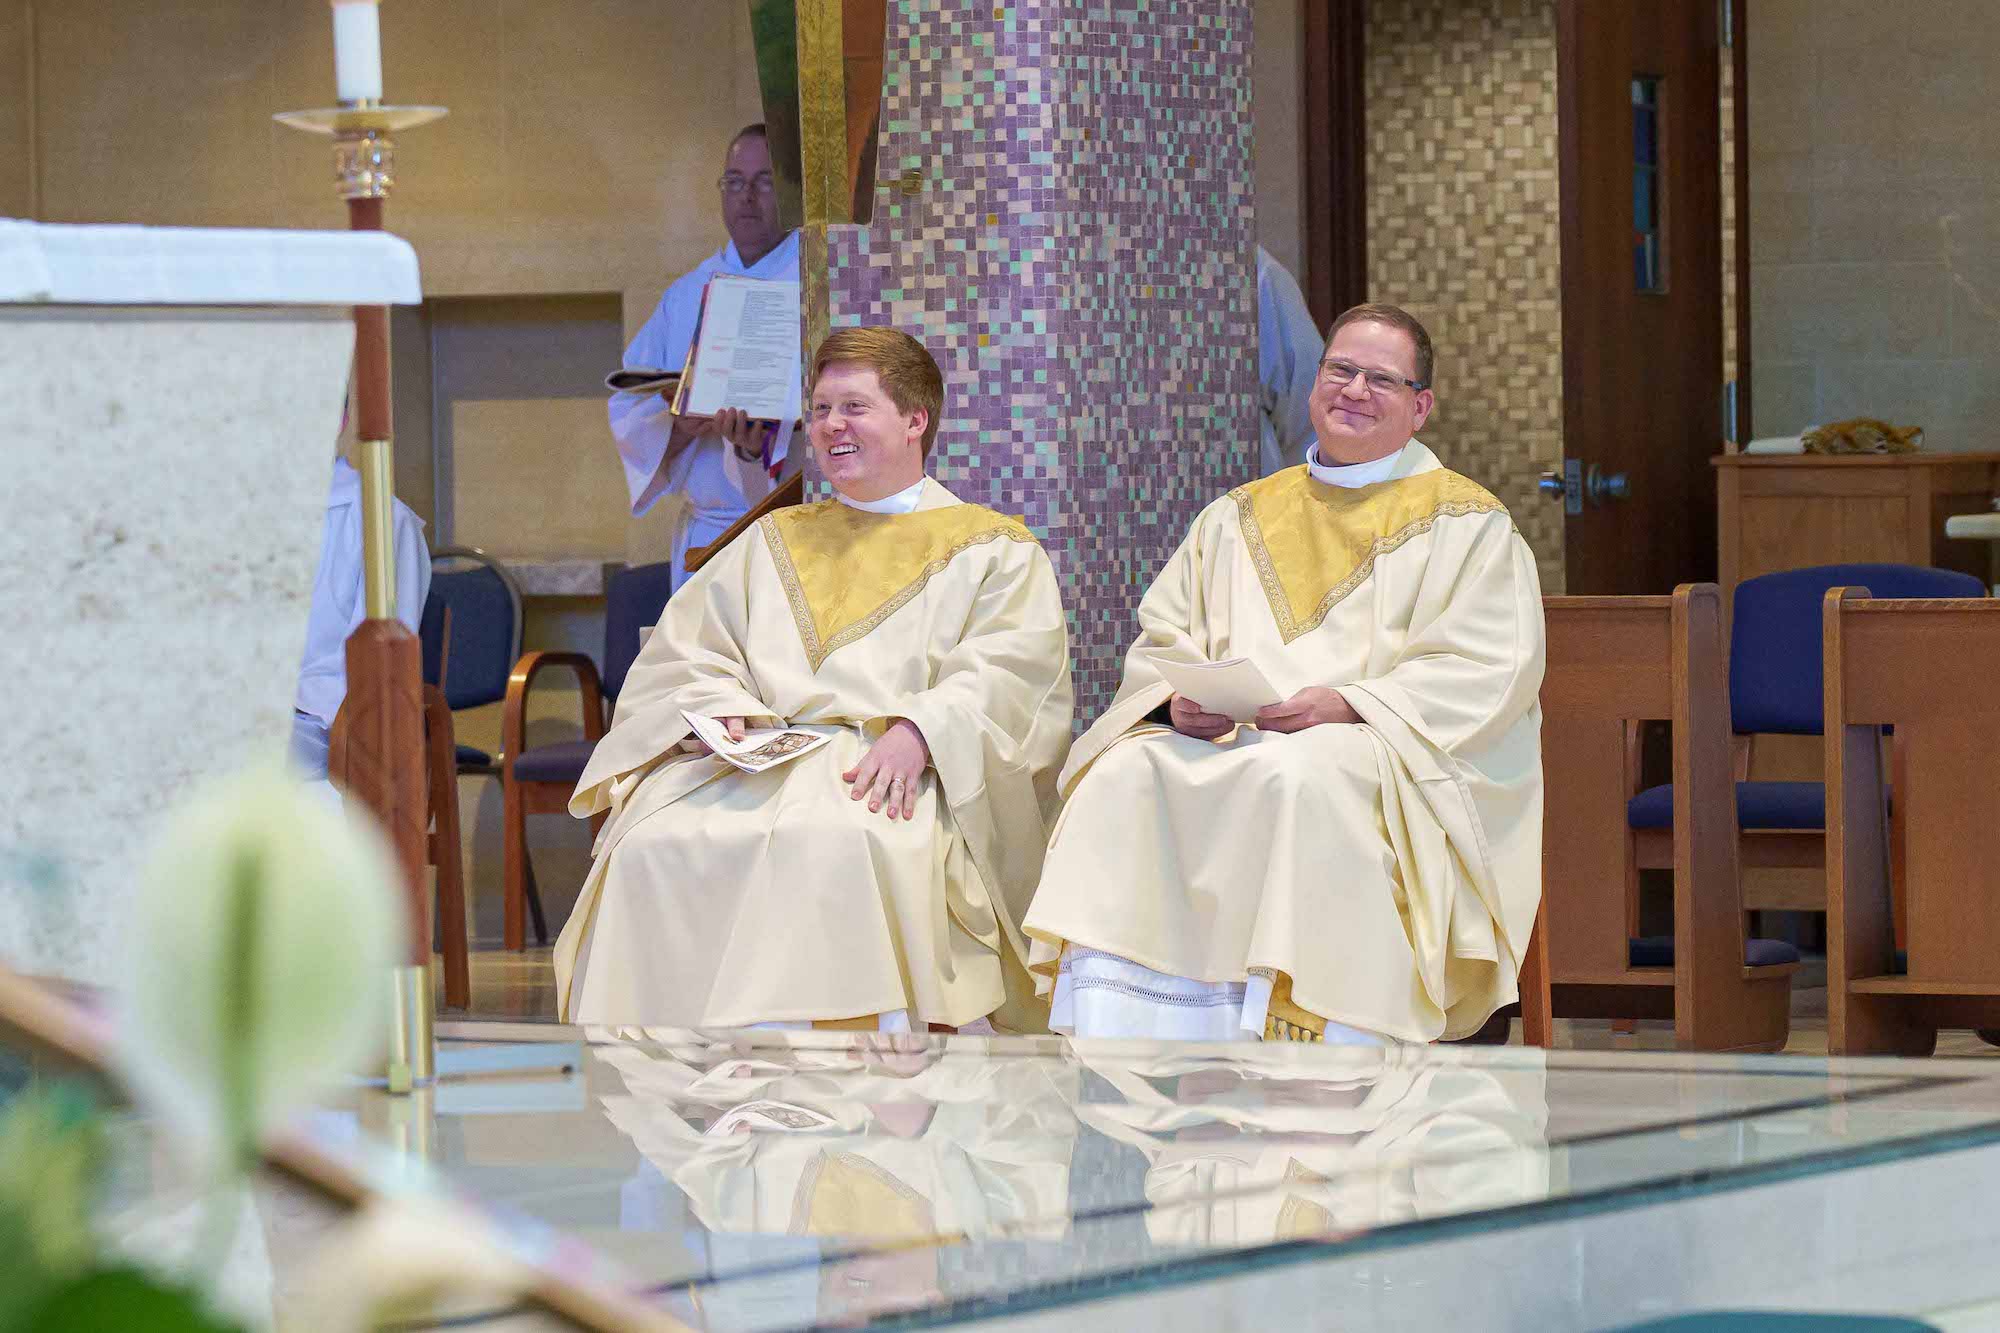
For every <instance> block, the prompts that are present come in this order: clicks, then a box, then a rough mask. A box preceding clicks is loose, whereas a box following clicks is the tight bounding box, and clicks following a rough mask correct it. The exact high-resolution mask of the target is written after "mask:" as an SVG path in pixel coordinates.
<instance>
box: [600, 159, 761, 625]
mask: <svg viewBox="0 0 2000 1333" xmlns="http://www.w3.org/2000/svg"><path fill="white" fill-rule="evenodd" d="M716 187H717V189H718V190H719V191H720V197H721V201H722V224H723V226H724V227H725V228H726V229H727V230H728V232H729V241H728V243H727V244H726V245H724V246H723V247H722V248H721V249H720V250H717V251H716V252H715V253H714V254H712V255H710V256H709V257H708V258H707V259H704V260H702V261H701V263H699V264H697V265H695V266H694V267H693V268H692V269H690V270H688V272H687V273H685V274H683V275H682V276H681V277H680V279H679V280H678V281H676V282H675V283H674V285H673V286H671V287H669V288H667V291H666V294H665V295H664V296H662V297H661V298H660V304H659V307H658V308H657V309H656V310H654V311H653V313H652V315H651V316H649V317H648V318H647V320H646V323H645V325H644V326H643V327H641V328H640V330H639V332H638V335H637V336H636V337H634V338H633V339H632V345H631V346H630V347H628V348H626V349H625V364H626V366H628V367H631V368H635V369H647V370H674V371H677V370H679V369H681V367H682V366H684V365H686V364H687V356H688V348H689V347H690V346H691V345H692V344H693V342H694V335H695V330H696V328H697V326H698V325H699V324H700V321H701V298H702V293H703V291H705V290H706V289H707V286H708V280H709V279H710V278H711V277H714V276H715V275H716V274H718V273H726V274H734V275H737V276H746V277H752V278H768V279H771V280H773V281H779V282H796V281H798V277H799V235H798V233H797V232H795V231H793V232H786V231H781V230H779V227H778V187H777V182H776V179H775V178H774V177H773V176H772V174H771V146H770V142H769V140H768V139H767V138H766V136H765V133H764V127H763V126H762V125H750V126H747V127H745V128H744V129H742V130H740V131H738V132H737V135H736V137H735V138H734V139H733V140H731V141H730V144H729V154H728V156H727V157H726V158H725V159H724V161H723V167H722V176H721V179H720V180H718V181H717V182H716ZM672 398H673V394H672V392H671V391H668V392H665V393H633V392H620V393H614V394H612V395H611V406H610V414H611V434H612V437H613V438H614V439H615V440H617V442H618V457H619V460H620V461H621V462H622V463H623V464H624V467H625V486H626V489H627V490H628V491H629V492H630V494H631V497H632V516H633V517H634V518H637V517H638V516H640V515H641V514H644V513H646V512H647V511H648V510H650V509H651V508H652V507H653V506H654V505H655V504H658V503H659V502H660V501H661V500H662V499H663V498H665V499H669V502H670V503H678V504H680V505H682V506H683V508H682V512H681V513H680V514H679V515H678V516H677V518H676V521H675V522H674V525H673V552H672V560H673V568H674V576H673V577H674V586H675V587H679V586H680V583H681V580H682V579H683V578H684V577H685V576H686V571H685V569H684V567H683V566H684V562H685V560H686V559H687V553H688V549H689V548H690V547H696V546H706V545H708V544H709V543H710V542H712V541H714V540H715V539H716V538H717V537H720V536H721V535H722V534H723V533H724V532H725V531H727V530H728V528H729V525H730V524H732V523H734V522H735V521H736V520H737V519H739V518H741V517H743V514H744V512H745V511H746V510H748V509H749V507H750V506H751V505H753V504H755V503H757V501H759V500H761V499H763V498H764V497H765V496H766V495H768V494H770V491H771V486H772V478H771V474H770V473H769V472H768V471H767V470H766V467H765V459H766V455H767V451H766V444H767V443H768V445H769V449H768V458H769V460H770V461H771V462H772V463H774V464H775V463H776V462H778V461H780V460H782V459H783V458H784V457H785V454H786V452H787V448H788V446H789V444H790V442H791V436H792V425H793V421H794V420H795V419H796V418H797V416H798V405H797V403H794V404H793V405H792V409H791V411H789V412H787V413H786V414H785V415H786V420H785V421H783V422H782V423H780V424H779V426H778V427H777V430H776V432H775V434H774V436H773V438H771V439H770V440H769V441H767V440H766V439H765V433H766V430H767V428H766V427H765V426H762V425H760V424H758V423H757V422H754V421H752V420H750V418H749V417H748V416H747V415H746V414H745V413H744V412H742V411H741V410H739V409H737V408H724V409H723V410H722V411H720V412H717V413H716V414H715V415H714V416H712V417H706V416H681V417H676V416H675V415H674V413H673V409H672Z"/></svg>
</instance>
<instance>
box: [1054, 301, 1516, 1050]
mask: <svg viewBox="0 0 2000 1333" xmlns="http://www.w3.org/2000/svg"><path fill="white" fill-rule="evenodd" d="M1433 360H1434V357H1433V352H1432V347H1431V340H1430V335H1429V334H1428V333H1427V332H1426V331H1425V330H1424V327H1423V326H1422V325H1421V324H1420V323H1418V322H1417V320H1416V319H1415V318H1413V317H1412V316H1411V315H1410V314H1408V313H1407V312H1406V311H1403V310H1401V309H1398V308H1396V307H1394V306H1389V305H1364V306H1357V307H1355V308H1354V309H1352V310H1349V311H1347V312H1346V313H1344V314H1343V315H1341V316H1340V318H1339V319H1337V320H1336V321H1335V322H1334V326H1333V329H1332V334H1331V341H1330V342H1329V343H1328V344H1327V347H1326V350H1325V354H1324V357H1323V358H1322V361H1321V365H1320V369H1319V374H1318V377H1317V379H1316V381H1315V383H1314V386H1313V390H1312V397H1311V411H1312V418H1313V427H1314V431H1315V434H1316V437H1317V438H1316V442H1315V444H1314V445H1313V447H1312V449H1311V450H1310V451H1309V452H1308V453H1307V455H1306V462H1305V464H1304V465H1303V466H1298V467H1292V468H1287V469H1285V470H1283V471H1280V472H1277V473H1274V474H1273V475H1271V476H1268V477H1264V478H1262V479H1260V480H1257V481H1253V482H1250V483H1249V484H1247V485H1244V486H1240V487H1238V488H1237V489H1236V490H1234V491H1231V492H1230V493H1229V494H1228V495H1226V496H1224V497H1223V498H1221V499H1219V500H1217V501H1215V502H1214V503H1213V504H1211V505H1210V506H1209V507H1208V508H1207V509H1206V510H1204V511H1203V512H1202V514H1201V515H1200V516H1199V517H1198V518H1197V519H1196V520H1195V524H1194V527H1193V530H1192V531H1191V532H1189V534H1188V536H1187V538H1186V540H1185V541H1184V542H1183V543H1182V544H1181V547H1180V549H1179V550H1178V551H1177V552H1176V553H1175V554H1174V556H1173V558H1172V559H1171V560H1170V561H1169V562H1168V563H1167V566H1166V568H1165V569H1163V570H1162V571H1161V573H1160V575H1159V577H1158V578H1157V579H1156V580H1155V582H1154V583H1153V586H1152V588H1151V589H1150V590H1149V591H1148V592H1147V594H1146V596H1145V599H1144V600H1143V601H1142V603H1141V604H1140V607H1139V622H1140V636H1139V640H1138V642H1137V643H1136V644H1135V645H1134V646H1133V648H1132V650H1131V652H1130V654H1129V655H1128V656H1127V658H1126V664H1125V679H1124V683H1123V685H1122V687H1121V688H1120V690H1119V692H1118V695H1117V697H1116V699H1115V700H1114V701H1113V703H1112V706H1111V707H1110V709H1109V710H1108V711H1107V712H1106V713H1105V714H1104V715H1103V716H1102V717H1100V718H1099V719H1098V720H1097V722H1096V724H1095V725H1094V726H1092V727H1091V728H1090V729H1089V731H1087V732H1086V733H1085V734H1084V735H1083V736H1082V737H1081V738H1080V739H1079V740H1078V741H1077V742H1076V744H1075V746H1074V747H1073V748H1072V749H1071V752H1070V757H1069V760H1068V763H1067V764H1066V765H1065V767H1064V770H1063V772H1062V774H1061V776H1060V778H1059V780H1058V790H1059V792H1060V793H1061V794H1062V795H1063V796H1064V798H1065V802H1066V803H1065V805H1064V808H1063V811H1062V814H1061V816H1060V818H1059V820H1058V822H1057V825H1056V829H1055V832H1054V834H1053V836H1052V839H1051V842H1050V846H1049V850H1048V854H1047V857H1046V859H1045V861H1044V864H1043V871H1042V879H1041V883H1040V886H1039V888H1038V889H1037V891H1036V895H1035V899H1034V902H1033V904H1032V906H1031V907H1030V909H1029V911H1028V915H1027V919H1026V922H1025V925H1026V929H1027V933H1028V935H1029V937H1030V940H1031V950H1032V952H1031V958H1030V964H1031V968H1032V970H1033V971H1035V973H1036V974H1037V984H1038V986H1039V988H1041V989H1042V990H1043V991H1044V992H1045V993H1049V994H1051V996H1052V1000H1053V1009H1052V1013H1051V1016H1050V1026H1051V1027H1053V1028H1055V1029H1056V1030H1058V1031H1065V1032H1073V1033H1074V1034H1075V1035H1077V1036H1115V1037H1149V1038H1188V1039H1199V1040H1223V1039H1228V1038H1232V1037H1238V1036H1242V1037H1252V1038H1256V1037H1262V1038H1266V1039H1273V1038H1275V1039H1289V1040H1308V1041H1331V1042H1348V1043H1379V1042H1382V1041H1384V1040H1388V1039H1397V1040H1406V1041H1431V1040H1436V1039H1439V1038H1457V1037H1463V1036H1467V1035H1470V1034H1472V1033H1475V1032H1477V1031H1478V1030H1479V1029H1480V1027H1481V1026H1482V1025H1483V1024H1484V1023H1485V1021H1486V1020H1487V1018H1488V1017H1489V1016H1491V1015H1492V1014H1493V1012H1494V1011H1495V1010H1496V1009H1498V1008H1499V1007H1501V1006H1502V1005H1505V1004H1507V1003H1509V1002H1510V1001H1512V1000H1514V999H1516V998H1517V994H1518V992H1517V977H1518V973H1519V970H1520V962H1521V959H1522V957H1523V956H1524V954H1525V952H1526V949H1527V944H1528V934H1529V931H1530V929H1531V928H1532V926H1533V924H1534V918H1535V909H1536V905H1537V903H1538V901H1539V899H1540V894H1541V838H1542V770H1541V739H1540V733H1541V712H1540V708H1539V705H1538V703H1537V693H1538V691H1539V689H1540V685H1541V679H1542V646H1543V645H1542V609H1541V593H1540V587H1539V583H1538V580H1537V577H1536V571H1535V562H1534V558H1533V556H1532V555H1531V554H1530V552H1529V550H1528V547H1527V544H1526V543H1525V542H1523V541H1522V539H1521V537H1520V534H1519V533H1518V532H1517V531H1516V530H1515V527H1514V523H1513V520H1512V519H1511V518H1509V517H1508V514H1507V511H1506V509H1505V508H1504V507H1503V506H1502V505H1501V503H1500V501H1498V500H1497V499H1495V498H1494V497H1493V496H1492V495H1490V494H1488V493H1487V492H1486V491H1485V490H1484V489H1482V488H1481V487H1480V486H1478V485H1477V484H1476V483H1474V482H1472V481H1470V480H1468V479H1467V478H1465V477H1462V476H1460V475H1459V474H1458V473H1456V472H1452V471H1450V470H1449V469H1447V468H1445V467H1444V466H1443V465H1442V464H1440V463H1439V461H1438V459H1437V456H1436V455H1435V454H1433V453H1432V452H1431V451H1430V450H1429V449H1427V448H1426V447H1425V446H1424V445H1423V443H1422V442H1421V441H1419V440H1418V439H1417V438H1416V433H1417V431H1419V430H1420V429H1422V427H1423V425H1424V422H1425V421H1426V420H1427V419H1428V418H1429V416H1430V414H1431V410H1432V407H1433V404H1434V398H1433V395H1432V391H1431V378H1432V373H1433ZM1237 658H1244V659H1248V661H1249V662H1250V663H1251V664H1253V665H1254V666H1255V667H1256V668H1257V669H1258V670H1259V671H1260V672H1261V674H1262V675H1263V677H1264V679H1265V681H1266V682H1267V683H1268V684H1269V685H1270V686H1271V687H1272V689H1273V691H1274V692H1275V694H1276V696H1277V698H1278V700H1279V701H1278V702H1274V703H1271V704H1269V705H1267V706H1265V707H1264V708H1262V709H1261V711H1258V712H1256V714H1255V717H1254V720H1253V721H1251V722H1248V723H1246V724H1244V725H1237V724H1236V723H1234V722H1232V721H1231V720H1230V718H1228V717H1226V716H1221V715H1218V714H1215V713H1211V712H1208V711H1206V710H1204V708H1203V707H1202V703H1201V700H1199V699H1193V698H1186V697H1183V696H1181V695H1178V694H1176V693H1174V690H1173V688H1172V686H1170V685H1169V684H1168V683H1167V682H1166V680H1165V679H1163V675H1162V672H1161V669H1160V667H1159V666H1158V663H1159V662H1160V661H1162V660H1175V661H1180V662H1186V663H1201V662H1216V663H1220V662H1226V661H1230V660H1232V659H1237Z"/></svg>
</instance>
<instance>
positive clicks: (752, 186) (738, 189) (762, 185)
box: [716, 171, 778, 199]
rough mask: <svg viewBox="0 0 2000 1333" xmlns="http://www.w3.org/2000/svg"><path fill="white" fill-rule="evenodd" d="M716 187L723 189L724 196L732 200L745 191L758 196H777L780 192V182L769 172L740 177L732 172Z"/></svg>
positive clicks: (717, 183) (718, 182)
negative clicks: (752, 192) (753, 191)
mask: <svg viewBox="0 0 2000 1333" xmlns="http://www.w3.org/2000/svg"><path fill="white" fill-rule="evenodd" d="M716 185H717V186H718V187H720V188H721V190H722V192H723V193H724V194H726V195H728V196H729V197H730V198H732V199H734V198H736V197H737V196H738V195H740V194H742V193H743V192H744V191H745V190H755V191H756V192H757V193H758V194H776V193H777V192H778V182H777V181H775V180H773V179H772V177H771V173H770V172H768V171H760V172H758V173H757V174H756V175H755V176H739V175H737V174H736V173H735V172H733V171H732V172H730V173H729V174H728V175H726V176H724V177H723V178H722V179H721V180H719V181H717V182H716Z"/></svg>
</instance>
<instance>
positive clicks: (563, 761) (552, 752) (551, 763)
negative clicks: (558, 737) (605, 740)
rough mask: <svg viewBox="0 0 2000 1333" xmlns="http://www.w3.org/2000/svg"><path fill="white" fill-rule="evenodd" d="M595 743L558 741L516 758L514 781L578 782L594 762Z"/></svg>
mask: <svg viewBox="0 0 2000 1333" xmlns="http://www.w3.org/2000/svg"><path fill="white" fill-rule="evenodd" d="M596 748H597V743H596V742H595V741H558V742H556V743H555V744H554V745H537V746H536V747H535V748H534V749H532V750H523V751H521V753H519V754H517V755H515V756H514V778H515V780H516V781H518V782H575V781H576V780H577V779H578V778H580V777H582V776H583V766H584V765H585V764H587V763H589V762H590V752H591V751H592V750H594V749H596Z"/></svg>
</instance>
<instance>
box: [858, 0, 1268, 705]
mask: <svg viewBox="0 0 2000 1333" xmlns="http://www.w3.org/2000/svg"><path fill="white" fill-rule="evenodd" d="M1250 40H1251V7H1250V4H1249V0H1008V2H1006V3H996V0H983V2H982V3H969V2H968V0H944V2H940V0H899V2H898V3H896V4H893V5H892V6H891V7H890V11H889V51H888V61H887V68H886V71H885V75H884V79H885V90H884V102H883V108H882V138H881V144H880V151H879V153H878V182H877V194H876V203H875V213H874V221H873V222H872V223H871V224H869V225H868V226H866V227H859V226H856V227H838V228H835V229H833V234H832V235H831V236H830V237H829V242H828V250H829V260H828V266H829V278H828V285H829V287H830V289H831V307H832V323H833V324H834V325H835V326H836V327H838V326H841V325H853V324H891V325H894V326H895V327H898V328H901V329H904V330H905V331H907V332H909V333H911V334H913V335H915V336H917V337H919V338H922V339H923V340H924V342H925V344H926V345H927V346H928V347H929V348H930V349H931V352H932V354H933V355H935V356H936V357H937V358H938V361H939V363H940V364H941V365H942V366H943V368H944V372H945V410H944V422H943V426H942V428H941V429H940V431H939V434H938V440H937V444H936V447H935V450H934V452H933V455H932V467H931V470H932V473H933V475H935V476H936V477H937V478H938V480H940V481H942V482H943V483H945V484H946V485H948V486H950V487H952V488H953V489H954V490H955V491H956V492H957V493H958V494H959V495H960V496H961V497H963V498H965V499H967V500H971V501H974V502H976V503H980V504H985V505H990V506H992V507H993V508H995V509H999V510H1002V511H1004V512H1007V513H1013V514H1020V515H1023V516H1024V517H1025V518H1026V519H1027V521H1028V523H1029V525H1030V526H1031V527H1032V528H1033V529H1034V530H1035V531H1036V533H1037V534H1038V535H1039V536H1040V537H1041V538H1042V540H1043V542H1044V543H1045V544H1046V545H1047V547H1048V550H1049V552H1050V555H1051V556H1052V557H1053V559H1054V561H1055V565H1056V569H1057V572H1058V574H1059V575H1060V577H1061V579H1062V582H1063V591H1064V597H1065V602H1066V605H1067V607H1068V611H1069V616H1070V628H1071V636H1072V641H1073V642H1072V649H1073V653H1074V657H1075V662H1076V672H1077V676H1076V684H1077V696H1078V712H1079V716H1080V718H1081V719H1082V720H1083V721H1086V722H1087V721H1088V720H1089V719H1091V718H1092V717H1094V716H1095V715H1096V714H1097V713H1098V712H1099V711H1101V709H1102V708H1103V706H1104V705H1105V703H1107V702H1108V701H1109V699H1110V697H1111V695H1112V693H1113V692H1114V691H1115V690H1116V688H1117V684H1118V678H1119V674H1120V667H1121V662H1122V659H1123V654H1124V650H1125V648H1126V647H1127V646H1128V645H1129V643H1130V641H1131V639H1132V637H1133V634H1134V632H1135V628H1136V621H1135V619H1134V616H1133V609H1134V608H1135V607H1136V605H1137V603H1138V599H1139V597H1140V595H1141V594H1142V593H1143V592H1144V591H1145V588H1146V585H1147V584H1148V583H1149V582H1150V581H1151V579H1152V577H1153V575H1154V574H1155V573H1156V572H1157V571H1158V569H1159V568H1160V566H1161V564H1163V563H1164V562H1165V560H1166V558H1167V557H1168V556H1169V555H1171V554H1172V552H1173V550H1174V548H1175V546H1176V545H1177V544H1178V543H1179V541H1180V539H1181V537H1182V535H1183V534H1184V533H1185V532H1186V530H1187V527H1188V525H1189V523H1190V522H1191V521H1192V520H1193V518H1194V516H1195V515H1196V514H1197V513H1198V512H1199V511H1200V509H1201V508H1202V506H1203V505H1205V504H1207V503H1208V502H1209V501H1210V500H1212V499H1214V498H1215V497H1217V496H1218V495H1221V494H1222V493H1223V492H1224V491H1226V490H1228V489H1229V487H1231V486H1233V485H1235V484H1237V483H1239V482H1241V481H1244V480H1246V479H1247V478H1248V477H1249V476H1250V475H1251V474H1252V472H1253V471H1254V469H1255V465H1256V463H1255V460H1256V453H1257V426H1256V401H1257V398H1256V377H1257V366H1256V357H1257V348H1256V333H1255V330H1256V312H1255V308H1254V307H1255V299H1256V297H1255V276H1254V272H1253V267H1252V265H1253V260H1252V246H1253V244H1254V239H1255V219H1254V217H1253V208H1252V189H1253V182H1252V174H1251V144H1250V134H1251V131H1250ZM906 179H908V180H911V181H913V182H915V185H914V189H906V188H905V186H904V185H903V182H904V181H905V180H906Z"/></svg>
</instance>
